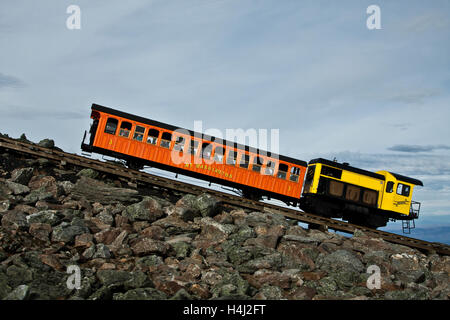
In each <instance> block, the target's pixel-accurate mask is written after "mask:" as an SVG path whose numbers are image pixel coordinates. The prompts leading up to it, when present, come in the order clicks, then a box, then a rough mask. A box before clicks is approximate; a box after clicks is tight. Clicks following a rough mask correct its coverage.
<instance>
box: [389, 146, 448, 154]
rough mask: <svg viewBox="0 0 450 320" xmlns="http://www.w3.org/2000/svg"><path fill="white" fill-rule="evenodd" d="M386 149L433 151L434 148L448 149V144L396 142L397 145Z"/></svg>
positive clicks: (413, 151) (412, 151)
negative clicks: (421, 144) (422, 144)
mask: <svg viewBox="0 0 450 320" xmlns="http://www.w3.org/2000/svg"><path fill="white" fill-rule="evenodd" d="M387 149H388V150H391V151H400V152H411V153H416V152H430V151H434V150H450V146H446V145H443V144H440V145H427V146H419V145H407V144H397V145H395V146H392V147H389V148H387Z"/></svg>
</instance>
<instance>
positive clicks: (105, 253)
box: [92, 243, 111, 259]
mask: <svg viewBox="0 0 450 320" xmlns="http://www.w3.org/2000/svg"><path fill="white" fill-rule="evenodd" d="M92 258H93V259H95V258H102V259H109V258H111V251H110V250H109V248H108V247H107V246H105V245H104V244H103V243H99V244H97V245H96V248H95V253H94V255H93V256H92Z"/></svg>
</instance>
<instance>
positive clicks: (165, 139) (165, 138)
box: [160, 132, 172, 149]
mask: <svg viewBox="0 0 450 320" xmlns="http://www.w3.org/2000/svg"><path fill="white" fill-rule="evenodd" d="M171 140H172V134H171V133H170V132H163V134H162V136H161V143H160V146H161V147H163V148H167V149H169V147H170V141H171Z"/></svg>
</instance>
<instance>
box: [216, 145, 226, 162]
mask: <svg viewBox="0 0 450 320" xmlns="http://www.w3.org/2000/svg"><path fill="white" fill-rule="evenodd" d="M223 154H224V150H223V148H222V147H216V150H215V151H214V161H215V162H216V163H223Z"/></svg>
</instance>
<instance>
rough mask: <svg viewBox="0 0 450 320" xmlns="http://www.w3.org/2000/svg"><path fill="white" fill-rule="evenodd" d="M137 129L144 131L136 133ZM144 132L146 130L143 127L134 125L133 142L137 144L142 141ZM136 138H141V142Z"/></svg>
mask: <svg viewBox="0 0 450 320" xmlns="http://www.w3.org/2000/svg"><path fill="white" fill-rule="evenodd" d="M138 129H144V130H143V131H142V132H140V131H138ZM145 130H146V128H145V127H144V126H140V125H136V126H135V128H134V133H133V140H136V141H138V142H142V141H144V135H145ZM138 137H141V140H139V139H138Z"/></svg>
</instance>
